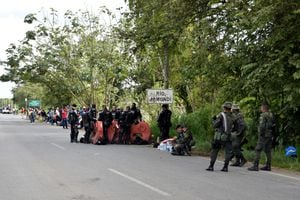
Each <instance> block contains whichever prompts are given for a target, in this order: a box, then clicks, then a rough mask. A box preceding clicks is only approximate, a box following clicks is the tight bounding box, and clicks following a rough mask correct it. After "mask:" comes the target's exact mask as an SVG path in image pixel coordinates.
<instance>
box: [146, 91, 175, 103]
mask: <svg viewBox="0 0 300 200" xmlns="http://www.w3.org/2000/svg"><path fill="white" fill-rule="evenodd" d="M147 101H148V103H160V104H171V103H173V90H171V89H169V90H167V89H166V90H155V89H148V90H147Z"/></svg>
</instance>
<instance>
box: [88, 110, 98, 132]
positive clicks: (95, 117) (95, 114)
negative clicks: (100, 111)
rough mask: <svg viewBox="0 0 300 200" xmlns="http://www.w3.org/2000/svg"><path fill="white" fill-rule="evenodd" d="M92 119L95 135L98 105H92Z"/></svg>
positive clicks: (92, 130) (92, 128)
mask: <svg viewBox="0 0 300 200" xmlns="http://www.w3.org/2000/svg"><path fill="white" fill-rule="evenodd" d="M89 114H90V119H91V124H90V125H91V126H90V128H91V132H92V133H94V131H95V125H96V121H97V109H96V104H92V108H91V109H90V112H89Z"/></svg>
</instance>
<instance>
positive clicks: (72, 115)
mask: <svg viewBox="0 0 300 200" xmlns="http://www.w3.org/2000/svg"><path fill="white" fill-rule="evenodd" d="M68 116H69V117H68V118H69V119H68V120H69V123H70V125H71V134H70V137H71V138H70V139H71V140H70V141H71V142H78V130H77V124H78V113H77V111H76V105H75V104H74V105H72V109H71V111H70V112H69V115H68ZM81 118H82V126H83V128H84V130H85V134H84V136H83V138H82V139H81V142H83V143H91V139H92V136H93V134H95V132H94V131H95V125H96V121H101V122H102V124H103V138H102V140H101V141H100V142H101V144H107V143H108V142H110V141H109V140H108V128H109V127H110V126H111V124H112V123H113V121H114V122H116V124H117V126H118V127H119V130H120V131H119V132H118V139H117V143H119V144H128V143H129V141H130V128H131V125H132V124H137V123H139V121H141V120H142V115H141V112H140V110H139V109H138V108H137V107H136V104H135V103H133V104H132V106H131V107H130V106H127V107H126V108H125V110H123V109H122V108H117V107H116V106H113V107H112V109H111V110H109V109H108V108H107V107H106V106H105V105H103V106H102V110H100V111H99V112H97V109H96V105H95V104H93V105H92V106H91V107H84V108H83V110H82V113H81Z"/></svg>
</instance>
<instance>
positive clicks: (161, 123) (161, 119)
mask: <svg viewBox="0 0 300 200" xmlns="http://www.w3.org/2000/svg"><path fill="white" fill-rule="evenodd" d="M171 116H172V112H171V111H170V110H169V105H168V104H163V105H162V111H161V113H160V114H159V116H158V119H157V123H158V127H159V130H160V141H164V140H165V139H168V138H169V137H170V136H169V131H170V127H171V126H172V123H171Z"/></svg>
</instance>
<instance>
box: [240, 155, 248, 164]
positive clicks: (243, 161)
mask: <svg viewBox="0 0 300 200" xmlns="http://www.w3.org/2000/svg"><path fill="white" fill-rule="evenodd" d="M246 163H247V160H246V159H245V158H244V156H242V157H241V163H240V167H243V166H244V165H245V164H246Z"/></svg>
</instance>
